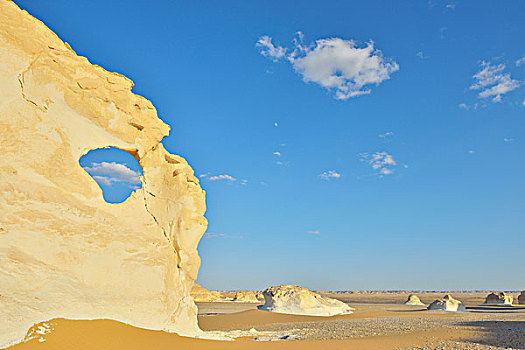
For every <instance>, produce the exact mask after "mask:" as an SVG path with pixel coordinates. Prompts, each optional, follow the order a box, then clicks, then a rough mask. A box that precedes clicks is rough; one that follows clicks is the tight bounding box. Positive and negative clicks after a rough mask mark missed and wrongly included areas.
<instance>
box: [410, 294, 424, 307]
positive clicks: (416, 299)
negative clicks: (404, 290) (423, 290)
mask: <svg viewBox="0 0 525 350" xmlns="http://www.w3.org/2000/svg"><path fill="white" fill-rule="evenodd" d="M405 305H425V304H423V303H422V302H421V300H420V299H419V297H418V296H417V295H415V294H410V295H409V296H408V299H407V301H406V302H405Z"/></svg>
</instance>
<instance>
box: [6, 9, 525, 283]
mask: <svg viewBox="0 0 525 350" xmlns="http://www.w3.org/2000/svg"><path fill="white" fill-rule="evenodd" d="M16 3H17V4H18V5H19V6H21V7H22V8H24V9H26V10H28V11H29V12H30V13H31V14H33V15H34V16H36V17H37V18H39V19H41V20H42V21H43V22H44V23H46V25H48V26H49V27H50V28H51V29H53V30H54V31H55V32H56V33H57V34H58V35H59V36H60V37H61V38H62V39H63V40H65V41H67V42H69V43H70V44H71V46H72V47H73V48H74V49H75V50H76V51H77V53H79V54H81V55H84V56H87V57H88V58H89V59H90V61H91V62H92V63H95V64H99V65H101V66H102V67H104V68H106V69H108V70H110V71H116V72H119V73H122V74H124V75H126V76H128V77H130V78H131V79H132V80H133V81H134V82H135V87H134V92H135V93H137V94H140V95H143V96H145V97H146V98H148V99H150V100H151V101H152V102H153V104H154V105H155V106H156V108H157V110H158V112H159V116H160V118H161V119H163V120H164V121H165V122H166V123H168V124H169V125H170V126H171V127H172V131H171V134H170V136H169V137H167V138H166V139H165V140H164V141H163V143H164V145H165V147H166V148H167V149H168V150H169V151H170V152H172V153H175V154H179V155H182V156H184V157H186V158H187V159H188V161H189V163H190V164H191V165H192V166H193V168H194V169H195V172H196V174H198V175H201V176H202V177H201V184H202V187H203V188H204V189H205V190H206V191H207V205H208V211H207V214H206V216H207V218H208V220H209V229H208V234H207V235H206V237H205V238H203V240H202V241H201V243H200V246H199V252H200V254H201V256H202V267H201V270H200V273H199V279H198V281H199V282H200V283H202V284H203V285H204V286H206V287H208V288H213V289H241V288H264V287H266V286H268V285H270V284H280V283H296V284H300V285H303V286H305V287H309V288H315V289H405V288H406V289H408V288H418V289H473V288H489V289H520V288H521V289H523V285H522V284H520V283H523V278H521V279H520V278H519V277H520V276H521V275H520V273H521V264H522V260H523V256H524V251H523V249H524V247H525V235H524V227H525V225H524V224H525V212H524V208H525V205H524V204H525V196H524V195H525V182H524V180H523V173H524V170H525V165H524V163H523V161H522V160H523V156H524V153H525V123H524V118H525V59H523V57H524V56H525V45H524V40H523V38H524V34H525V21H523V14H524V13H525V3H524V2H522V1H518V0H516V1H438V0H432V1H430V2H427V1H397V2H385V1H366V2H365V1H360V2H357V1H322V2H308V1H306V2H303V3H301V4H300V5H298V4H297V2H292V1H282V0H281V1H269V2H265V3H264V4H263V3H261V2H255V1H211V2H210V1H208V2H201V1H186V2H179V1H157V2H144V1H136V2H134V1H111V2H107V1H99V0H93V1H89V2H88V1H83V2H78V1H65V0H60V1H58V0H46V1H42V0H40V1H34V0H32V1H29V0H18V1H16ZM520 59H523V60H520ZM276 152H278V153H276ZM89 156H90V157H91V158H89V159H83V161H86V162H85V163H84V164H82V165H83V166H87V167H89V168H96V169H95V170H97V169H98V171H99V176H106V177H108V176H110V175H108V172H107V171H106V173H104V169H105V168H104V165H102V163H103V162H104V161H105V162H106V163H107V164H111V163H112V162H116V163H119V164H125V165H126V166H127V167H129V168H130V170H131V171H136V172H137V171H140V169H137V168H133V165H132V164H131V163H132V162H129V163H126V162H127V161H126V160H125V159H123V158H118V157H117V158H115V157H113V158H111V157H109V158H107V157H106V156H104V155H102V154H100V155H97V154H95V155H89ZM93 163H95V165H93ZM97 164H98V165H97ZM97 166H98V168H97ZM106 167H108V166H107V165H106ZM113 168H114V167H113ZM106 170H107V169H106ZM121 170H122V169H121ZM100 172H102V175H100V174H101V173H100ZM104 174H105V175H104ZM119 174H121V175H122V174H124V175H125V174H128V175H129V173H127V172H126V171H124V172H120V173H119ZM124 175H122V176H124ZM102 186H104V184H103V185H102ZM124 187H126V185H125V184H124V183H123V182H122V181H117V183H113V184H111V183H109V185H108V182H107V179H106V188H105V190H106V191H108V190H109V191H110V192H111V191H114V193H113V194H110V195H107V198H110V199H111V198H113V199H114V200H118V198H119V196H121V193H123V191H124V190H125V188H124ZM127 187H128V190H129V188H130V187H133V181H132V180H131V182H130V183H129V184H128V185H127Z"/></svg>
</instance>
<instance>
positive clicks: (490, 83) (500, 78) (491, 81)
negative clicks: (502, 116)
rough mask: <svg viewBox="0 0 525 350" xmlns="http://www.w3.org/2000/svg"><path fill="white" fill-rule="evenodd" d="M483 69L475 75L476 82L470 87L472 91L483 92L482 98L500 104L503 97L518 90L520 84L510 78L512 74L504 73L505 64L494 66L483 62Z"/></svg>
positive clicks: (480, 94)
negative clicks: (489, 98)
mask: <svg viewBox="0 0 525 350" xmlns="http://www.w3.org/2000/svg"><path fill="white" fill-rule="evenodd" d="M481 67H482V69H481V70H480V71H479V72H477V73H476V74H474V76H473V78H474V79H476V82H475V83H474V84H472V85H471V86H470V89H471V90H481V91H480V92H479V94H478V96H479V97H480V98H488V97H491V98H492V101H493V102H500V101H501V98H502V95H504V94H506V93H508V92H510V91H512V90H515V89H517V88H518V87H519V86H520V83H519V82H518V81H517V80H514V79H512V78H511V77H510V73H503V71H504V70H505V65H504V64H498V65H493V64H491V63H490V62H485V61H483V62H481Z"/></svg>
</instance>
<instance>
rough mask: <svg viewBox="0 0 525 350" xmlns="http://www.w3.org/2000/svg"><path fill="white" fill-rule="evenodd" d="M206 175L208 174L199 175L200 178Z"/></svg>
mask: <svg viewBox="0 0 525 350" xmlns="http://www.w3.org/2000/svg"><path fill="white" fill-rule="evenodd" d="M206 176H208V174H200V175H199V177H200V178H201V179H202V178H205V177H206Z"/></svg>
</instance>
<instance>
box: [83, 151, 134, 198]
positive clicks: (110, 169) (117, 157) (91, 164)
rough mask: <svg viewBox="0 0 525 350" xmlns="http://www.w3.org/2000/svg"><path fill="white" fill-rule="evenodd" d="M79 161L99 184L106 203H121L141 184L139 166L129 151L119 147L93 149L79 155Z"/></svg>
mask: <svg viewBox="0 0 525 350" xmlns="http://www.w3.org/2000/svg"><path fill="white" fill-rule="evenodd" d="M79 163H80V166H81V167H82V168H83V169H84V170H85V171H86V172H87V173H88V174H89V175H90V176H91V177H92V178H93V179H94V180H95V181H96V182H97V184H98V185H99V186H100V188H101V189H102V194H103V196H104V200H105V201H106V202H108V203H122V202H124V201H125V200H126V199H127V198H129V196H131V194H132V193H133V191H135V190H137V189H139V188H140V187H141V186H142V184H141V182H140V179H139V177H140V176H142V174H143V173H142V168H141V166H140V165H139V163H138V161H137V160H136V159H135V158H134V157H133V156H132V155H131V154H130V153H128V152H126V151H123V150H121V149H118V148H115V147H108V148H98V149H93V150H91V151H89V152H88V153H86V154H85V155H83V156H82V157H80V159H79Z"/></svg>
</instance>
